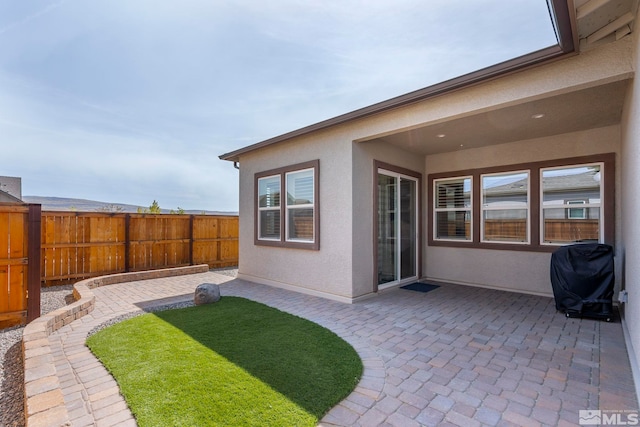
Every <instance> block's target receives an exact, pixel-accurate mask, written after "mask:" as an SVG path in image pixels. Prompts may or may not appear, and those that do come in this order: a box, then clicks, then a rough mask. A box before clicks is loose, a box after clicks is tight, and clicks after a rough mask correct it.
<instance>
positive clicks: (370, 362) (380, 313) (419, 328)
mask: <svg viewBox="0 0 640 427" xmlns="http://www.w3.org/2000/svg"><path fill="white" fill-rule="evenodd" d="M225 281H227V283H224V284H223V285H222V286H221V290H222V295H223V296H224V295H235V296H243V297H246V298H250V299H253V300H256V301H260V302H263V303H265V304H268V305H270V306H273V307H276V308H279V309H281V310H283V311H287V312H290V313H293V314H296V315H299V316H301V317H304V318H307V319H310V320H312V321H314V322H316V323H319V324H321V325H323V326H325V327H327V328H329V329H331V330H333V331H334V332H336V333H337V334H338V335H340V336H341V337H343V338H344V339H345V340H346V341H348V342H349V343H351V344H352V345H353V346H354V348H355V349H356V350H357V351H358V353H359V354H360V355H361V357H362V358H363V360H364V363H365V372H364V377H363V379H362V381H361V382H360V384H359V385H358V387H357V388H356V390H355V391H354V392H353V393H352V394H351V395H350V396H349V397H348V398H347V399H345V401H343V402H342V403H340V404H339V405H338V406H336V407H335V408H333V409H332V410H331V411H330V412H329V413H328V414H327V415H326V416H325V417H324V419H323V420H322V425H325V426H330V425H341V426H402V427H410V426H421V425H424V426H435V425H438V426H446V425H450V426H465V427H468V426H483V425H487V426H508V425H519V426H538V425H539V426H569V425H578V414H579V411H580V410H596V409H600V410H615V411H625V410H626V411H637V410H638V403H637V399H636V395H635V391H634V390H635V389H634V384H633V380H632V375H631V368H630V365H629V361H628V357H627V353H626V349H625V344H624V340H623V332H622V326H621V324H620V323H619V321H618V322H614V323H606V322H601V321H596V320H589V319H566V318H565V317H564V316H563V315H562V314H559V313H556V311H555V306H554V303H553V300H552V299H551V298H545V297H537V296H530V295H523V294H516V293H508V292H501V291H495V290H487V289H481V288H473V287H465V286H458V285H450V284H447V285H442V286H441V287H440V288H438V289H436V290H433V291H431V292H428V293H420V292H415V291H409V290H403V289H397V290H393V291H389V292H387V293H383V294H381V295H379V296H377V297H374V298H371V299H369V300H366V301H362V302H358V303H356V304H353V305H349V304H342V303H338V302H333V301H329V300H326V299H322V298H317V297H312V296H308V295H303V294H299V293H295V292H290V291H285V290H282V289H276V288H272V287H267V286H263V285H257V284H253V283H249V282H246V281H242V280H238V279H235V280H230V278H228V277H225V276H222V275H219V274H216V273H212V272H209V273H201V274H193V275H188V276H179V277H171V278H163V279H152V280H144V281H138V282H129V283H124V284H116V285H109V286H103V287H100V288H96V289H94V290H93V292H94V294H95V296H96V305H95V310H94V311H93V312H91V313H89V314H88V315H86V316H84V317H82V318H81V319H79V320H76V321H74V322H72V323H71V324H69V325H66V326H64V327H62V328H61V329H59V330H58V331H56V332H54V333H53V334H52V335H51V336H49V343H50V346H51V349H52V352H53V356H54V363H55V368H56V370H57V375H58V377H59V378H60V385H61V388H62V395H63V397H64V402H65V405H66V407H67V411H68V413H69V418H70V419H71V424H72V425H73V426H84V425H97V426H115V425H118V426H126V425H132V426H133V425H135V420H134V418H133V416H132V415H131V413H130V412H129V410H128V408H127V405H126V403H125V402H124V400H123V399H122V397H121V396H120V394H119V391H118V387H117V385H116V383H115V381H114V380H113V378H112V377H111V376H110V375H109V374H108V373H107V371H106V370H105V369H104V368H103V367H102V365H101V364H100V363H99V362H98V361H97V360H96V359H95V358H94V357H93V356H92V354H91V353H90V352H89V350H88V349H87V348H86V347H85V345H84V341H85V339H86V336H87V334H88V333H89V331H90V330H92V329H93V328H94V327H95V326H97V325H99V324H102V323H103V322H105V321H107V320H109V319H111V318H114V317H117V316H120V315H122V314H124V313H128V312H131V311H137V310H140V309H141V308H145V307H150V306H155V305H163V304H166V303H167V302H172V301H178V300H185V299H191V298H192V297H193V291H194V289H195V287H196V286H197V285H198V284H199V283H203V282H209V283H223V282H225Z"/></svg>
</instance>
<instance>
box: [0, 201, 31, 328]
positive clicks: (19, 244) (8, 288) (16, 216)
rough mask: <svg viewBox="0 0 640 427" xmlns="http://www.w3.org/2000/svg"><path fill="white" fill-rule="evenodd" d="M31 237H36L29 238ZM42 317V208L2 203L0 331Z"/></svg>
mask: <svg viewBox="0 0 640 427" xmlns="http://www.w3.org/2000/svg"><path fill="white" fill-rule="evenodd" d="M29 236H35V237H34V238H33V239H29ZM38 316H40V205H23V204H16V203H2V204H0V328H6V327H9V326H13V325H17V324H22V323H26V322H28V321H31V320H33V319H35V318H37V317H38Z"/></svg>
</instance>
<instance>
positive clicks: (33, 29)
mask: <svg viewBox="0 0 640 427" xmlns="http://www.w3.org/2000/svg"><path fill="white" fill-rule="evenodd" d="M552 43H554V40H553V32H552V29H551V25H550V22H549V19H548V12H547V10H546V4H545V1H544V0H539V1H536V2H532V1H530V0H513V1H509V2H503V1H498V0H482V1H480V0H479V1H474V2H468V1H458V2H453V1H450V0H447V1H444V0H430V1H429V2H424V1H419V0H398V1H396V2H388V1H386V0H384V1H383V0H369V1H366V2H364V1H361V0H345V1H341V2H326V1H316V0H305V1H302V0H279V1H278V2H256V1H253V0H234V1H215V2H211V1H209V0H183V1H180V2H158V1H155V0H93V1H91V2H85V1H81V0H67V1H64V2H62V1H57V2H47V1H38V2H5V3H4V4H2V5H0V90H1V92H2V94H3V95H2V97H0V138H1V139H2V145H3V149H2V150H3V153H2V160H0V162H1V163H0V164H1V165H2V172H1V173H2V174H7V175H16V176H22V177H23V186H24V189H23V194H28V195H44V196H56V195H58V196H62V195H64V196H69V197H82V198H94V199H99V200H104V201H107V202H121V203H125V202H126V203H134V204H149V203H150V202H151V201H152V200H153V199H156V200H158V201H159V202H160V204H161V206H167V207H177V206H181V207H183V208H194V209H225V210H235V209H237V205H238V201H237V197H238V195H237V184H236V183H237V171H236V170H235V169H234V168H233V167H232V165H231V164H230V163H228V162H222V161H220V160H218V159H217V156H218V155H219V154H222V153H225V152H229V151H232V150H235V149H237V148H240V147H242V146H244V145H249V144H252V143H255V142H259V141H260V140H264V139H267V138H270V137H273V136H276V135H279V134H282V133H285V132H288V131H291V130H295V129H297V128H300V127H303V126H306V125H309V124H312V123H315V122H318V121H321V120H325V119H327V118H330V117H333V116H336V115H339V114H343V113H346V112H349V111H352V110H354V109H356V108H361V107H364V106H367V105H370V104H372V103H375V102H379V101H382V100H385V99H388V98H391V97H394V96H398V95H402V94H403V93H406V92H409V91H413V90H417V89H420V88H423V87H426V86H429V85H431V84H434V83H437V82H440V81H443V80H446V79H449V78H452V77H456V76H458V75H460V74H464V73H467V72H471V71H474V70H476V69H479V68H482V67H485V66H488V65H492V64H494V63H496V62H500V61H503V60H507V59H511V58H513V57H515V56H518V55H521V54H524V53H527V52H530V51H533V50H537V49H539V48H542V47H546V46H548V45H550V44H552Z"/></svg>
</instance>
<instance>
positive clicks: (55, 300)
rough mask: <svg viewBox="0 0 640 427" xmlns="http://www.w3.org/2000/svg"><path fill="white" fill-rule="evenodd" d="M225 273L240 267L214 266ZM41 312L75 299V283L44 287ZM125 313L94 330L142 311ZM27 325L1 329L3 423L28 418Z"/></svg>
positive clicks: (18, 426) (0, 426)
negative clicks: (24, 345) (24, 334)
mask: <svg viewBox="0 0 640 427" xmlns="http://www.w3.org/2000/svg"><path fill="white" fill-rule="evenodd" d="M213 271H215V272H216V273H220V274H223V275H225V276H230V277H236V274H237V272H238V270H237V269H236V268H221V269H216V270H213ZM40 301H41V305H40V312H41V314H47V313H49V312H51V311H54V310H57V309H58V308H60V307H64V306H65V305H67V304H71V303H72V302H73V285H63V286H54V287H50V288H42V292H41V296H40ZM189 305H192V304H191V303H181V304H178V305H176V304H174V305H167V306H163V307H156V308H155V309H154V311H159V310H167V309H170V308H178V307H179V306H180V307H181V306H185V307H186V306H189ZM139 314H140V313H133V314H132V315H128V316H123V317H122V318H118V319H114V320H112V321H110V322H107V323H105V324H103V325H100V327H98V328H96V329H95V330H94V331H92V332H97V331H98V330H100V329H103V328H105V327H107V326H109V325H112V324H114V323H117V322H120V321H122V320H124V319H126V318H129V317H132V316H136V315H139ZM23 330H24V326H18V327H12V328H7V329H0V427H23V426H24V425H25V422H24V369H23V360H22V346H21V341H22V332H23Z"/></svg>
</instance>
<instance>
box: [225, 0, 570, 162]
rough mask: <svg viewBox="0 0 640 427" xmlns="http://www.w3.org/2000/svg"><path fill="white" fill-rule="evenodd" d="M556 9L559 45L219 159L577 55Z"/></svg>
mask: <svg viewBox="0 0 640 427" xmlns="http://www.w3.org/2000/svg"><path fill="white" fill-rule="evenodd" d="M550 3H551V7H552V8H553V13H552V14H553V16H554V17H555V20H554V25H555V26H556V31H557V35H558V39H559V43H558V44H557V45H555V46H550V47H548V48H545V49H541V50H538V51H536V52H532V53H529V54H527V55H523V56H519V57H517V58H514V59H511V60H509V61H505V62H501V63H499V64H496V65H492V66H490V67H487V68H483V69H481V70H478V71H474V72H472V73H469V74H465V75H463V76H460V77H456V78H453V79H450V80H447V81H444V82H441V83H437V84H435V85H432V86H429V87H426V88H423V89H419V90H416V91H413V92H409V93H407V94H404V95H400V96H397V97H395V98H391V99H388V100H386V101H382V102H378V103H376V104H373V105H370V106H367V107H364V108H360V109H358V110H354V111H351V112H349V113H346V114H342V115H339V116H336V117H333V118H330V119H327V120H323V121H321V122H318V123H315V124H312V125H309V126H305V127H303V128H300V129H297V130H294V131H291V132H287V133H285V134H282V135H279V136H276V137H273V138H270V139H267V140H264V141H261V142H258V143H256V144H252V145H248V146H246V147H243V148H240V149H238V150H235V151H231V152H229V153H226V154H222V155H220V156H219V158H220V159H222V160H228V161H232V162H239V161H240V156H241V155H243V154H246V153H249V152H251V151H254V150H257V149H260V148H264V147H267V146H270V145H272V144H276V143H279V142H282V141H286V140H289V139H293V138H296V137H299V136H302V135H306V134H309V133H312V132H316V131H319V130H322V129H327V128H329V127H332V126H336V125H339V124H343V123H346V122H350V121H353V120H357V119H362V118H365V117H369V116H372V115H375V114H379V113H382V112H385V111H389V110H393V109H396V108H400V107H404V106H407V105H410V104H414V103H416V102H421V101H424V100H427V99H430V98H435V97H437V96H440V95H444V94H446V93H450V92H453V91H456V90H460V89H463V88H467V87H470V86H473V85H477V84H479V83H483V82H486V81H489V80H492V79H495V78H498V77H502V76H505V75H507V74H511V73H515V72H519V71H523V70H525V69H528V68H532V67H535V66H538V65H540V64H542V63H545V62H549V61H554V60H557V59H559V58H561V57H565V56H567V55H573V54H575V43H574V33H575V31H574V28H575V26H574V25H572V23H571V13H570V12H569V7H568V4H567V3H568V2H567V1H564V0H550Z"/></svg>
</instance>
